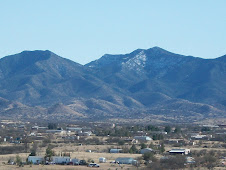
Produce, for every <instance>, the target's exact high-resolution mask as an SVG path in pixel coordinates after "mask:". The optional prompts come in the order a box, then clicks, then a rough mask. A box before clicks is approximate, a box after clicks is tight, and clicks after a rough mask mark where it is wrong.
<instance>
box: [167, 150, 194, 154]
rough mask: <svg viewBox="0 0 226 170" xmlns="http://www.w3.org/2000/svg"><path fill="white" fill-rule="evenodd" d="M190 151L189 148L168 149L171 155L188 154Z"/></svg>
mask: <svg viewBox="0 0 226 170" xmlns="http://www.w3.org/2000/svg"><path fill="white" fill-rule="evenodd" d="M190 152H191V150H190V149H171V150H170V151H169V154H171V155H177V154H181V155H188V154H189V153H190Z"/></svg>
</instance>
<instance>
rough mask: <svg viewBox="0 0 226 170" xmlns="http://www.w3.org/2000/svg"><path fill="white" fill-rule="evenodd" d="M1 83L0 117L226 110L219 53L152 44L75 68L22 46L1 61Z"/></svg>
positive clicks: (197, 115)
mask: <svg viewBox="0 0 226 170" xmlns="http://www.w3.org/2000/svg"><path fill="white" fill-rule="evenodd" d="M0 82H1V83H0V117H4V118H17V119H45V120H51V119H59V120H64V119H65V120H66V119H69V120H74V119H76V120H77V119H87V120H106V119H115V118H121V119H124V118H127V119H138V118H139V119H146V120H148V119H152V118H153V117H155V118H156V117H157V119H161V120H169V121H175V120H183V121H184V120H185V119H186V120H189V121H197V120H201V119H206V118H211V117H212V118H213V117H224V118H225V113H226V55H225V56H222V57H219V58H215V59H203V58H198V57H192V56H184V55H179V54H174V53H172V52H169V51H166V50H164V49H161V48H159V47H153V48H150V49H147V50H144V49H137V50H135V51H133V52H131V53H129V54H120V55H110V54H105V55H104V56H102V57H101V58H100V59H98V60H95V61H92V62H90V63H88V64H86V65H81V64H79V63H76V62H73V61H71V60H68V59H66V58H62V57H60V56H58V55H56V54H54V53H53V52H51V51H48V50H47V51H40V50H37V51H23V52H21V53H19V54H15V55H10V56H6V57H4V58H1V59H0Z"/></svg>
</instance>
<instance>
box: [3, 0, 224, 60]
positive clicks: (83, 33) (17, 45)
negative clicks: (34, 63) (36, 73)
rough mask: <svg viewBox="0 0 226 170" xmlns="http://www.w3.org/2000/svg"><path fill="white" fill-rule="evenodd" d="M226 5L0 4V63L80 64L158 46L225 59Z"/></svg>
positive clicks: (122, 1)
mask: <svg viewBox="0 0 226 170" xmlns="http://www.w3.org/2000/svg"><path fill="white" fill-rule="evenodd" d="M225 8H226V0H217V1H214V0H189V1H185V0H184V1H182V0H155V1H152V0H139V1H138V0H64V1H60V0H32V1H31V0H7V1H6V0H0V24H1V25H0V58H1V57H4V56H6V55H10V54H15V53H19V52H21V51H23V50H47V49H48V50H51V51H53V52H55V53H56V54H58V55H60V56H62V57H65V58H69V59H71V60H73V61H76V62H78V63H81V64H85V63H88V62H90V61H92V60H95V59H97V58H100V57H101V56H102V55H104V54H106V53H108V54H123V53H129V52H131V51H133V50H135V49H137V48H143V49H147V48H151V47H154V46H159V47H161V48H164V49H166V50H168V51H171V52H175V53H179V54H184V55H192V56H197V57H202V58H216V57H219V56H222V55H225V54H226V10H225Z"/></svg>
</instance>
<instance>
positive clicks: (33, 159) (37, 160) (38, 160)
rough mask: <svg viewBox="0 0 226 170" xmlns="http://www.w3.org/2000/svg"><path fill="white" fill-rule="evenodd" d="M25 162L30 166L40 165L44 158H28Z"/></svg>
mask: <svg viewBox="0 0 226 170" xmlns="http://www.w3.org/2000/svg"><path fill="white" fill-rule="evenodd" d="M27 160H28V162H31V163H32V164H41V163H42V162H44V158H43V157H42V156H28V159H27Z"/></svg>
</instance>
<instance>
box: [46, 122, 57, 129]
mask: <svg viewBox="0 0 226 170" xmlns="http://www.w3.org/2000/svg"><path fill="white" fill-rule="evenodd" d="M48 129H57V124H56V123H49V124H48Z"/></svg>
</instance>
